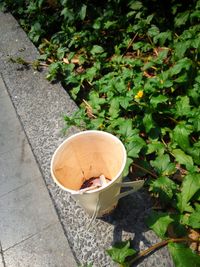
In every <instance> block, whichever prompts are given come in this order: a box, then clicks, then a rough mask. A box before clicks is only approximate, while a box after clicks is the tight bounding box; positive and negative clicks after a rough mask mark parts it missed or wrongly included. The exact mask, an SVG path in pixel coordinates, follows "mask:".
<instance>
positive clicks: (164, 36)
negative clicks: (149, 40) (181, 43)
mask: <svg viewBox="0 0 200 267" xmlns="http://www.w3.org/2000/svg"><path fill="white" fill-rule="evenodd" d="M171 39H172V32H171V31H170V30H168V31H166V32H160V33H158V34H157V35H155V36H154V38H153V41H154V42H155V43H157V42H158V41H159V44H160V45H161V46H163V45H164V44H165V42H166V40H171Z"/></svg>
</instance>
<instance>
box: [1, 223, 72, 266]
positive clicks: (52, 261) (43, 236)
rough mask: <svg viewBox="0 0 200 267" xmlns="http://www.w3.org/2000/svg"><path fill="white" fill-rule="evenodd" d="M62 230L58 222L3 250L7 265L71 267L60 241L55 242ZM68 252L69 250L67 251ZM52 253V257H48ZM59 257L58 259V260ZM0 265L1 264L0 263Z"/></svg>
mask: <svg viewBox="0 0 200 267" xmlns="http://www.w3.org/2000/svg"><path fill="white" fill-rule="evenodd" d="M60 232H62V228H61V226H60V223H57V224H54V225H50V226H48V227H47V228H46V229H44V230H43V231H42V232H39V233H37V234H36V235H34V236H32V237H30V238H28V239H26V240H25V241H22V242H21V243H19V244H18V245H16V246H14V247H12V248H10V249H8V250H6V251H5V252H4V260H5V264H6V266H9V267H34V266H35V267H47V266H48V267H71V266H74V265H73V262H71V263H70V261H69V259H68V258H67V251H66V250H65V247H64V246H63V244H62V243H58V242H55V240H56V239H57V237H58V236H59V235H60ZM69 252H70V251H69ZM49 255H53V257H52V256H51V257H49ZM58 259H59V260H58ZM0 267H1V265H0Z"/></svg>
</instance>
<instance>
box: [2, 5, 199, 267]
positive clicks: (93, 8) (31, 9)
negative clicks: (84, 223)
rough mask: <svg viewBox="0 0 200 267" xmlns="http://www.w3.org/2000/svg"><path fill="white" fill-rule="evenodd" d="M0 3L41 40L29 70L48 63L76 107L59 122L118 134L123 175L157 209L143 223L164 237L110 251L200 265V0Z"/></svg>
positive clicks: (120, 256)
mask: <svg viewBox="0 0 200 267" xmlns="http://www.w3.org/2000/svg"><path fill="white" fill-rule="evenodd" d="M1 5H2V7H3V9H4V10H6V9H9V10H12V12H13V14H14V15H15V16H16V17H17V18H18V19H19V21H20V23H21V25H22V26H23V27H24V28H25V30H26V31H27V32H28V35H29V37H30V38H31V40H32V41H33V42H34V43H35V44H36V45H38V47H39V50H40V52H41V56H40V59H39V61H37V62H36V64H35V65H34V66H36V67H37V68H39V67H40V65H42V64H43V65H47V66H48V67H49V72H48V75H47V79H49V80H50V81H51V82H54V81H57V80H61V81H62V84H63V86H64V87H65V88H67V90H68V92H69V93H70V95H71V97H72V98H73V99H74V100H75V101H76V103H77V104H78V105H79V107H80V108H79V110H78V111H77V112H76V113H75V114H74V115H73V116H72V117H67V116H65V118H64V119H65V122H66V127H69V126H71V125H78V126H79V127H80V128H81V129H98V130H104V131H108V132H111V133H113V134H114V135H116V136H118V137H119V138H120V139H121V140H122V142H123V143H124V145H125V146H126V150H127V153H128V161H127V166H126V170H125V174H126V175H127V174H128V173H130V174H129V175H130V177H131V173H133V172H138V173H139V175H140V176H143V177H144V178H146V185H147V187H148V190H149V192H150V194H151V195H152V198H153V201H154V203H155V205H154V207H155V208H156V209H155V211H153V212H152V214H151V215H150V217H149V218H147V224H148V226H149V227H150V228H151V229H152V230H154V231H155V233H156V234H157V235H158V236H159V237H160V238H161V239H162V242H160V243H159V244H155V245H154V246H153V247H152V248H149V249H147V250H146V251H143V252H136V251H135V250H134V249H133V248H131V247H130V242H123V243H121V244H117V245H116V246H114V247H113V248H111V249H109V250H108V253H109V255H110V256H111V257H112V258H113V260H114V261H116V262H118V263H120V264H121V265H122V266H131V264H132V263H134V262H135V261H136V260H138V259H140V258H142V257H144V256H146V255H148V253H150V252H152V251H153V250H154V249H157V248H159V247H161V246H164V245H167V246H168V248H169V251H170V254H171V255H172V258H173V260H174V263H175V265H176V266H178V267H179V266H180V267H184V266H188V267H189V266H191V263H192V265H193V266H200V256H199V252H200V245H199V243H200V233H199V228H200V174H199V165H200V139H199V132H200V107H199V103H200V68H199V65H200V61H199V52H200V23H199V22H200V21H199V20H200V1H189V0H183V1H178V0H170V1H161V0H160V1H159V0H152V1H147V0H141V1H133V0H127V1H125V0H107V1H95V0H93V1H86V0H85V1H83V0H78V1H69V0H60V1H56V0H49V1H44V0H31V1H24V0H18V1H9V0H7V1H1ZM20 60H21V61H20ZM15 61H16V62H21V63H22V64H26V63H27V62H25V61H23V60H22V59H15ZM44 62H45V63H44ZM27 64H29V63H27Z"/></svg>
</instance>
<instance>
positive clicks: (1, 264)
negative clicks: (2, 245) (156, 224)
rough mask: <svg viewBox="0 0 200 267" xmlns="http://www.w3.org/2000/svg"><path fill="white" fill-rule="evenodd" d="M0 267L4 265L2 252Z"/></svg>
mask: <svg viewBox="0 0 200 267" xmlns="http://www.w3.org/2000/svg"><path fill="white" fill-rule="evenodd" d="M0 267H5V266H4V264H3V258H2V254H1V253H0Z"/></svg>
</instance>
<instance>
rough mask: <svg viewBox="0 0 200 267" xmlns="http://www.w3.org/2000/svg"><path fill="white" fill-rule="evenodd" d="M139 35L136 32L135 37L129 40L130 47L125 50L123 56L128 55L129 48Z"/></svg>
mask: <svg viewBox="0 0 200 267" xmlns="http://www.w3.org/2000/svg"><path fill="white" fill-rule="evenodd" d="M137 36H138V33H136V34H135V35H134V37H133V39H132V40H131V41H130V42H129V44H128V47H127V48H126V51H125V52H124V54H123V55H122V57H124V56H125V55H126V53H127V52H128V50H129V48H130V47H131V45H132V44H133V42H134V41H135V39H136V37H137Z"/></svg>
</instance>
